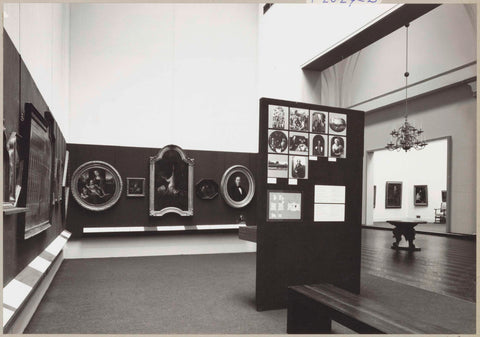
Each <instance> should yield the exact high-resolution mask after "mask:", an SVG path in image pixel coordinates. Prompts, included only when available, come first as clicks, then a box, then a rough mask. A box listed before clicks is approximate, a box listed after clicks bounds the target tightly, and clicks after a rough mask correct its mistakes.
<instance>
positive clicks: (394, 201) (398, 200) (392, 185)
mask: <svg viewBox="0 0 480 337" xmlns="http://www.w3.org/2000/svg"><path fill="white" fill-rule="evenodd" d="M385 208H402V183H401V182H397V181H387V183H386V186H385Z"/></svg>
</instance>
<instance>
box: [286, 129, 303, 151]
mask: <svg viewBox="0 0 480 337" xmlns="http://www.w3.org/2000/svg"><path fill="white" fill-rule="evenodd" d="M288 137H289V138H288V153H289V154H298V155H304V156H308V133H303V132H291V131H290V132H289V133H288Z"/></svg>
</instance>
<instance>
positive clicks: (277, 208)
mask: <svg viewBox="0 0 480 337" xmlns="http://www.w3.org/2000/svg"><path fill="white" fill-rule="evenodd" d="M267 193H268V204H267V221H295V220H296V221H301V220H302V192H294V191H268V192H267Z"/></svg>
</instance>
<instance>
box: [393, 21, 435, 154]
mask: <svg viewBox="0 0 480 337" xmlns="http://www.w3.org/2000/svg"><path fill="white" fill-rule="evenodd" d="M408 26H410V24H408V23H407V24H406V25H405V27H406V36H407V38H406V48H405V50H406V53H405V74H404V76H405V121H404V122H403V124H402V125H401V126H400V127H399V128H398V129H393V130H392V132H390V136H391V139H390V142H388V143H387V146H385V148H387V149H388V150H390V151H393V150H397V151H400V150H405V152H407V151H408V150H410V149H411V148H414V149H415V150H422V149H423V148H424V147H425V146H427V142H426V141H425V137H424V135H423V130H422V129H421V128H419V129H417V128H416V127H415V126H414V124H413V123H410V122H409V121H408V76H409V75H410V74H409V73H408Z"/></svg>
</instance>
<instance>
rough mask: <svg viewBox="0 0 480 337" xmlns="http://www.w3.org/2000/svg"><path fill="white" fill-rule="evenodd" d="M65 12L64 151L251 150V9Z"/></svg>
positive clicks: (112, 7) (110, 7)
mask: <svg viewBox="0 0 480 337" xmlns="http://www.w3.org/2000/svg"><path fill="white" fill-rule="evenodd" d="M70 8H71V31H70V41H71V73H70V88H71V90H70V95H71V96H70V142H72V143H83V144H108V145H124V146H144V147H162V146H164V145H167V144H171V143H173V144H177V145H179V146H181V147H184V148H188V149H199V150H217V151H241V152H257V151H258V144H257V143H258V95H257V34H258V32H257V31H258V24H257V5H256V4H71V5H70Z"/></svg>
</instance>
